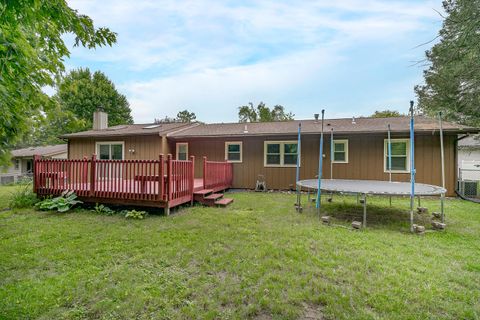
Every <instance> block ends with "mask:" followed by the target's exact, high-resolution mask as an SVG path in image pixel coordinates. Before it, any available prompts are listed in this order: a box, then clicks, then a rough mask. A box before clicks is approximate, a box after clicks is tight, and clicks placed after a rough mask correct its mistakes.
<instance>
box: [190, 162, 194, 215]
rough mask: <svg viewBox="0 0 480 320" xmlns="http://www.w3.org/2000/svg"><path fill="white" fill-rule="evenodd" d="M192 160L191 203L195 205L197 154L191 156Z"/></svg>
mask: <svg viewBox="0 0 480 320" xmlns="http://www.w3.org/2000/svg"><path fill="white" fill-rule="evenodd" d="M190 161H191V162H192V163H191V166H192V167H191V170H192V172H191V173H190V188H191V190H190V196H191V197H192V199H191V200H190V205H192V206H193V192H194V191H195V156H190Z"/></svg>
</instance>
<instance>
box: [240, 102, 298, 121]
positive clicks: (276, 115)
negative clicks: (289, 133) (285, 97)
mask: <svg viewBox="0 0 480 320" xmlns="http://www.w3.org/2000/svg"><path fill="white" fill-rule="evenodd" d="M294 116H295V115H294V114H293V113H291V112H289V113H285V108H284V107H283V106H281V105H276V106H274V107H273V108H272V109H270V108H269V107H267V106H266V105H265V103H263V102H260V103H259V104H258V106H257V107H256V108H255V107H254V106H253V103H251V102H249V103H248V105H246V106H241V107H239V108H238V118H239V121H240V122H267V121H288V120H293V117H294Z"/></svg>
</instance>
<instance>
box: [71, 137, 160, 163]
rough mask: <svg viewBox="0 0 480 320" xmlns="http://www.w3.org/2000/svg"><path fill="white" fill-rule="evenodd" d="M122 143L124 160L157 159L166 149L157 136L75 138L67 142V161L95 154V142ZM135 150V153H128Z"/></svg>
mask: <svg viewBox="0 0 480 320" xmlns="http://www.w3.org/2000/svg"><path fill="white" fill-rule="evenodd" d="M106 141H115V142H116V141H123V142H124V143H125V150H124V156H125V160H150V159H158V157H159V155H160V154H161V153H162V152H165V151H167V152H168V149H167V148H166V147H164V146H163V144H162V137H159V136H153V135H152V136H131V137H114V138H113V137H112V138H107V139H106V138H95V139H92V138H76V139H70V140H69V153H68V158H69V159H81V158H83V157H91V156H92V154H94V153H96V150H95V145H96V143H97V142H106ZM129 150H135V152H129Z"/></svg>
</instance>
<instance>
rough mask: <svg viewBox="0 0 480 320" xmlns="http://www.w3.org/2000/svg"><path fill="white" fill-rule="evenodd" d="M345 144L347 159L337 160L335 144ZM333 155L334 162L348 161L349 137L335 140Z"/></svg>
mask: <svg viewBox="0 0 480 320" xmlns="http://www.w3.org/2000/svg"><path fill="white" fill-rule="evenodd" d="M342 143H343V144H344V146H345V151H344V152H345V160H344V161H337V160H335V144H342ZM331 156H332V163H348V139H338V140H335V139H334V140H333V154H332V155H331Z"/></svg>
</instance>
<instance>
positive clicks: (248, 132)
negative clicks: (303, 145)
mask: <svg viewBox="0 0 480 320" xmlns="http://www.w3.org/2000/svg"><path fill="white" fill-rule="evenodd" d="M299 123H301V124H302V134H319V133H320V131H321V128H322V127H321V126H322V124H321V121H316V120H294V121H283V122H255V123H216V124H203V125H199V126H196V127H191V128H187V129H185V130H182V131H179V132H173V133H170V134H168V135H167V136H168V137H172V138H192V137H217V136H218V137H223V136H259V135H290V134H296V133H297V131H298V124H299ZM388 124H390V127H391V131H392V132H393V133H406V132H409V126H410V118H409V117H392V118H356V119H355V120H354V121H353V119H352V118H344V119H326V120H325V121H324V129H323V131H324V132H330V131H331V129H332V128H333V130H334V132H335V133H337V134H349V133H384V132H387V125H388ZM437 130H439V125H438V120H437V119H432V118H427V117H424V116H417V117H415V132H431V131H437ZM443 130H444V131H445V132H446V133H467V132H471V133H475V132H479V129H478V128H470V127H466V126H463V125H460V124H456V123H451V122H444V123H443Z"/></svg>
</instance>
